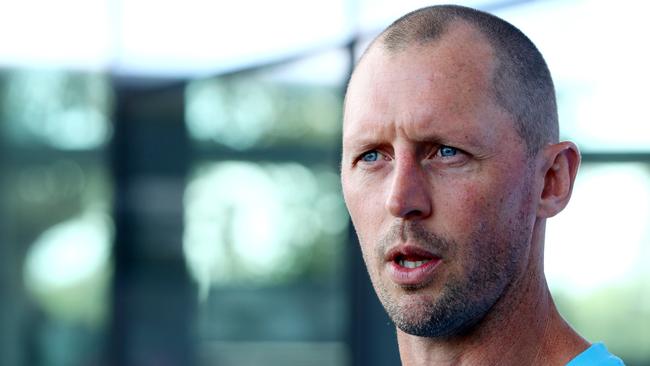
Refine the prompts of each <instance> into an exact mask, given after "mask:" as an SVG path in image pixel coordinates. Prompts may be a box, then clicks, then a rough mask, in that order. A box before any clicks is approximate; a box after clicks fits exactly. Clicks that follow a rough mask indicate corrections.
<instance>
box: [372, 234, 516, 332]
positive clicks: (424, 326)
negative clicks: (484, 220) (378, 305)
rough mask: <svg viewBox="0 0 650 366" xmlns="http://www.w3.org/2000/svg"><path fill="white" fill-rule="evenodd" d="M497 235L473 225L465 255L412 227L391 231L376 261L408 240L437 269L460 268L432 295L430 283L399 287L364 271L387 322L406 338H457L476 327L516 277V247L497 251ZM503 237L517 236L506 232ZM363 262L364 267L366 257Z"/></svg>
mask: <svg viewBox="0 0 650 366" xmlns="http://www.w3.org/2000/svg"><path fill="white" fill-rule="evenodd" d="M497 231H498V230H493V229H492V230H491V229H490V228H488V227H487V225H478V226H477V228H476V230H475V231H474V232H473V233H472V234H471V235H470V236H469V239H468V240H467V242H466V243H465V244H464V246H463V248H465V251H461V250H459V249H460V248H461V246H459V243H458V242H457V241H455V240H452V239H449V238H446V237H443V236H440V235H437V234H434V233H431V232H429V231H427V230H425V229H424V228H423V227H422V226H421V225H418V224H416V223H401V224H399V225H395V226H393V227H392V228H391V229H390V230H389V232H388V233H387V234H386V235H385V236H384V237H383V238H382V239H381V240H380V242H379V245H378V246H377V247H376V250H375V253H374V255H375V256H376V258H383V254H384V253H385V252H386V250H387V248H388V247H389V246H390V245H393V244H394V243H395V242H396V239H397V238H400V239H401V240H404V239H406V238H408V241H409V242H413V243H416V244H417V245H419V246H422V247H423V248H424V249H426V250H428V251H430V252H431V253H433V254H435V255H437V256H439V257H440V258H441V260H442V261H441V263H440V265H442V266H448V268H445V269H447V270H449V268H450V265H451V264H452V263H461V264H462V267H463V270H462V271H460V272H454V271H448V272H447V277H446V279H445V282H444V284H443V285H442V287H441V289H440V290H439V291H437V292H433V291H432V290H431V288H432V287H433V283H423V284H421V285H418V286H399V285H397V284H395V283H393V282H391V281H387V280H386V278H385V277H382V276H380V275H379V272H378V271H380V270H381V269H380V268H376V270H377V271H376V273H373V271H370V276H371V279H372V282H373V285H374V287H375V290H376V291H377V295H378V297H379V299H380V301H381V302H382V304H383V306H384V308H385V309H386V312H387V313H388V315H389V317H390V318H391V320H392V321H393V323H394V324H395V325H396V326H397V327H398V328H399V329H401V330H402V331H404V332H406V333H408V334H412V335H416V336H420V337H430V338H447V337H452V336H455V335H461V334H463V333H464V332H467V331H469V330H470V329H471V328H473V327H474V326H475V325H476V324H477V323H479V322H480V321H481V320H482V319H483V318H484V317H485V316H486V314H487V313H488V312H489V311H490V309H491V308H492V307H493V306H494V304H495V303H496V302H497V301H498V300H499V298H500V297H501V296H502V294H503V293H504V291H505V289H506V287H507V286H508V284H510V283H511V281H512V279H513V278H514V277H515V276H516V272H517V258H519V256H520V248H521V245H515V248H513V247H509V248H503V238H502V237H499V236H498V235H496V232H497ZM518 234H521V233H518ZM508 237H509V238H510V239H512V238H514V237H519V235H516V234H515V233H512V232H510V233H509V235H508ZM518 239H519V238H518ZM517 241H518V240H517ZM518 244H519V243H518ZM518 248H519V249H518ZM365 259H366V263H367V264H368V263H369V262H368V259H369V258H365ZM381 265H384V263H381ZM435 281H436V279H434V280H433V282H435Z"/></svg>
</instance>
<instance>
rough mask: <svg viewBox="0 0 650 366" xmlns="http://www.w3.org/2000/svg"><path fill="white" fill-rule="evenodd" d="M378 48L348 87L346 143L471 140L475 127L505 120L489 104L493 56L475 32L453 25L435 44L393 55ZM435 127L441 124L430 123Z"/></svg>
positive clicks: (379, 46) (365, 60)
mask: <svg viewBox="0 0 650 366" xmlns="http://www.w3.org/2000/svg"><path fill="white" fill-rule="evenodd" d="M378 43H379V44H377V45H375V46H374V47H373V48H372V49H371V50H369V51H368V52H367V54H366V55H365V56H364V59H363V60H362V61H361V63H360V64H359V65H358V67H357V69H356V70H355V73H354V75H353V77H352V80H351V82H350V86H349V88H348V93H347V96H346V106H345V117H344V131H343V135H344V139H345V138H346V136H347V135H358V134H372V133H382V132H385V133H390V130H391V129H392V130H398V129H400V130H402V131H404V132H405V133H407V134H409V133H410V134H416V135H417V134H425V135H428V134H431V133H439V132H440V133H445V132H449V133H455V134H463V135H465V136H466V137H467V138H471V137H478V136H476V132H478V131H477V130H476V128H477V127H479V126H477V124H480V123H486V122H487V121H488V120H491V119H495V118H497V117H498V118H501V119H503V114H504V111H503V110H501V109H500V108H498V107H497V105H496V103H494V102H493V97H492V92H491V90H492V87H491V85H492V74H493V70H494V67H495V61H494V60H495V59H494V55H493V50H492V48H491V47H490V46H489V44H488V42H487V41H486V39H485V38H484V37H483V36H482V35H481V34H480V33H479V32H477V31H475V30H473V29H472V28H470V27H468V26H464V25H452V26H450V28H449V31H448V33H447V34H445V35H444V36H443V37H441V38H440V39H439V40H437V41H434V42H433V43H431V44H424V45H421V44H414V45H412V46H408V47H407V48H406V49H404V50H401V51H398V52H396V53H390V52H387V51H386V50H385V49H383V47H382V46H381V44H380V42H378ZM496 114H500V116H496ZM436 121H441V122H444V123H432V122H436ZM384 127H386V128H384ZM393 132H394V131H393Z"/></svg>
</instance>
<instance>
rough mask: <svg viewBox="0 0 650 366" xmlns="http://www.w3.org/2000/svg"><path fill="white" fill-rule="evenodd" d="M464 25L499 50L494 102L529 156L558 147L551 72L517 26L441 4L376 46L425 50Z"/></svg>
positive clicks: (418, 13)
mask: <svg viewBox="0 0 650 366" xmlns="http://www.w3.org/2000/svg"><path fill="white" fill-rule="evenodd" d="M459 20H460V21H463V22H465V23H467V24H469V25H470V26H473V27H474V28H475V29H476V30H478V31H479V32H480V33H481V34H483V35H484V36H485V38H486V39H487V41H488V42H489V44H490V46H491V47H492V49H493V50H494V54H495V62H496V67H495V70H494V73H493V75H492V87H493V93H494V97H495V100H496V103H497V104H498V105H499V106H501V107H502V108H504V109H505V110H506V111H507V112H508V113H510V115H511V116H512V118H513V120H514V122H515V129H516V130H517V133H518V134H519V136H521V138H522V139H523V141H524V142H525V144H526V147H527V151H528V154H529V156H533V155H535V154H536V153H537V152H538V151H539V149H540V148H541V147H543V146H544V145H546V144H548V143H553V142H557V141H558V138H559V136H558V135H559V132H558V130H559V126H558V115H557V105H556V100H555V88H554V87H553V80H552V78H551V73H550V71H549V69H548V66H547V65H546V62H545V61H544V57H543V56H542V54H541V53H540V52H539V50H538V49H537V47H535V45H534V44H533V42H532V41H531V40H530V39H528V37H526V35H524V33H522V32H521V31H520V30H519V29H517V28H516V27H515V26H513V25H512V24H510V23H508V22H506V21H504V20H502V19H500V18H498V17H496V16H494V15H491V14H488V13H485V12H482V11H479V10H475V9H471V8H467V7H463V6H457V5H436V6H430V7H426V8H422V9H419V10H415V11H413V12H411V13H408V14H406V15H404V16H403V17H401V18H399V19H398V20H396V21H395V22H393V24H391V25H390V26H389V27H388V28H386V30H384V31H383V32H382V33H381V34H380V35H379V36H378V37H377V38H376V39H375V41H373V44H374V43H376V42H380V43H381V44H382V45H383V46H384V48H385V49H386V51H388V52H393V53H395V52H399V51H400V50H403V49H405V48H407V47H408V46H410V45H412V44H414V43H418V44H421V45H426V44H429V43H430V42H433V41H435V40H437V39H439V38H441V37H442V36H444V35H445V34H446V32H447V30H448V27H449V25H450V24H451V23H452V22H454V21H459ZM373 44H371V46H370V47H369V48H372V47H373Z"/></svg>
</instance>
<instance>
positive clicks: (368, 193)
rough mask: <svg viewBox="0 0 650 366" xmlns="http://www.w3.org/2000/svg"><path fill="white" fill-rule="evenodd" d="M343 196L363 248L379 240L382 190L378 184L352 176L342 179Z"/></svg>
mask: <svg viewBox="0 0 650 366" xmlns="http://www.w3.org/2000/svg"><path fill="white" fill-rule="evenodd" d="M342 187H343V198H344V201H345V205H346V206H347V208H348V212H349V213H350V218H351V219H352V224H353V225H354V229H355V230H356V232H357V236H358V237H359V241H360V243H361V245H362V249H364V251H365V248H364V246H367V245H368V244H369V243H374V242H376V240H377V237H376V236H377V234H378V231H379V230H377V229H378V228H379V227H381V218H382V215H381V214H380V213H381V212H382V211H381V209H382V207H383V205H382V204H381V202H382V197H383V196H382V191H381V189H379V188H378V187H376V186H373V185H368V184H362V183H360V182H356V181H354V180H353V179H350V178H347V179H346V178H345V177H344V178H343V179H342Z"/></svg>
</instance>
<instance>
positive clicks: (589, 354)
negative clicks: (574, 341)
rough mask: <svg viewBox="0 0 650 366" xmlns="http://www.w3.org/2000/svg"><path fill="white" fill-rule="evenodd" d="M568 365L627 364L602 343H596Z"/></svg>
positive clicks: (602, 365) (618, 365)
mask: <svg viewBox="0 0 650 366" xmlns="http://www.w3.org/2000/svg"><path fill="white" fill-rule="evenodd" d="M566 366H625V364H624V363H623V361H621V359H620V358H618V357H616V356H614V355H613V354H611V353H609V351H608V350H607V347H605V345H604V344H602V343H594V344H592V345H591V347H589V348H587V349H586V350H585V351H584V352H582V353H581V354H579V355H577V356H576V357H575V358H574V359H573V360H571V362H569V363H567V364H566Z"/></svg>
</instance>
